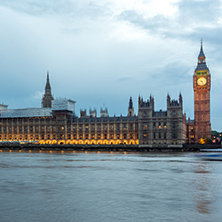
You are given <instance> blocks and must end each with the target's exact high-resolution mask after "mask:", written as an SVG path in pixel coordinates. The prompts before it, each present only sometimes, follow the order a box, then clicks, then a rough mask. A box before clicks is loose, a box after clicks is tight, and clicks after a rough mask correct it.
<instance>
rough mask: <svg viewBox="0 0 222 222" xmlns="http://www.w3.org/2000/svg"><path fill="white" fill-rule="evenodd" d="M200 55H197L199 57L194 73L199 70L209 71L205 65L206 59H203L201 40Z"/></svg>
mask: <svg viewBox="0 0 222 222" xmlns="http://www.w3.org/2000/svg"><path fill="white" fill-rule="evenodd" d="M200 44H201V45H200V53H199V56H198V63H197V67H196V69H195V72H196V71H199V70H207V71H209V69H208V67H207V65H206V60H205V59H206V57H205V54H204V51H203V41H202V39H201V43H200Z"/></svg>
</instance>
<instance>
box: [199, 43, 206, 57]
mask: <svg viewBox="0 0 222 222" xmlns="http://www.w3.org/2000/svg"><path fill="white" fill-rule="evenodd" d="M202 59H205V55H204V52H203V40H202V39H201V45H200V53H199V56H198V60H202Z"/></svg>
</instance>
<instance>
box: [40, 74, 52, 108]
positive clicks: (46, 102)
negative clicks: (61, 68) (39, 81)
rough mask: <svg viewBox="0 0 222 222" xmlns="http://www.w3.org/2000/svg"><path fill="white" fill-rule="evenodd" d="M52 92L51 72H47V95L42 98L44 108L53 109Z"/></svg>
mask: <svg viewBox="0 0 222 222" xmlns="http://www.w3.org/2000/svg"><path fill="white" fill-rule="evenodd" d="M53 99H54V98H53V96H52V92H51V85H50V82H49V72H47V79H46V84H45V94H44V95H43V98H42V107H43V108H51V107H52V100H53Z"/></svg>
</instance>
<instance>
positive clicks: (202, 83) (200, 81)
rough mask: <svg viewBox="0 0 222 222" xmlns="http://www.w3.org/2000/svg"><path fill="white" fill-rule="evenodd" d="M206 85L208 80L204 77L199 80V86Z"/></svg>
mask: <svg viewBox="0 0 222 222" xmlns="http://www.w3.org/2000/svg"><path fill="white" fill-rule="evenodd" d="M206 83H207V80H206V78H204V77H201V78H199V79H198V80H197V84H198V85H199V86H204V85H205V84H206Z"/></svg>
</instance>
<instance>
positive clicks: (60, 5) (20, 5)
mask: <svg viewBox="0 0 222 222" xmlns="http://www.w3.org/2000/svg"><path fill="white" fill-rule="evenodd" d="M0 6H4V7H7V8H11V9H13V10H15V11H18V12H22V13H26V14H29V15H34V16H42V15H62V16H69V17H70V18H79V17H82V18H83V17H89V18H99V17H102V16H105V15H106V14H108V12H109V10H108V8H106V7H104V6H102V5H97V4H96V3H93V2H86V3H85V4H84V3H81V4H80V3H78V2H77V1H71V0H63V1H61V0H47V1H42V0H35V1H31V2H30V1H29V0H22V1H17V0H2V1H1V2H0Z"/></svg>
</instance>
